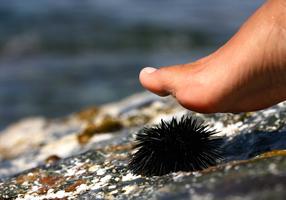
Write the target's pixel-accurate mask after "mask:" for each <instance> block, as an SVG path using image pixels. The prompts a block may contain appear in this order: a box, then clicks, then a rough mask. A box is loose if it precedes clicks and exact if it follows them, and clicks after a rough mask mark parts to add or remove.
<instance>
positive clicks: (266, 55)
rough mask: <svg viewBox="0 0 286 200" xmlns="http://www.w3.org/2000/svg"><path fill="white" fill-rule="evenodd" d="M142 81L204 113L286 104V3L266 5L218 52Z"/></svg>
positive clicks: (277, 0)
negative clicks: (285, 101)
mask: <svg viewBox="0 0 286 200" xmlns="http://www.w3.org/2000/svg"><path fill="white" fill-rule="evenodd" d="M140 81H141V83H142V85H143V86H144V87H145V88H146V89H148V90H150V91H152V92H154V93H156V94H158V95H161V96H166V95H169V94H171V95H173V96H174V97H175V98H176V99H177V100H178V102H179V103H180V104H181V105H183V106H184V107H186V108H188V109H191V110H194V111H198V112H202V113H212V112H244V111H254V110H259V109H263V108H266V107H269V106H271V105H274V104H276V103H279V102H281V101H284V100H286V0H269V1H267V2H266V3H265V4H264V5H263V6H262V7H260V8H259V9H258V10H257V11H256V12H255V13H254V14H253V16H251V17H250V18H249V19H248V20H247V22H246V23H245V24H244V25H243V26H242V27H241V28H240V30H239V31H238V32H237V33H236V34H235V35H234V36H233V37H232V38H231V39H230V40H229V41H228V42H227V43H226V44H225V45H224V46H222V47H221V48H220V49H218V50H217V51H216V52H214V53H213V54H211V55H209V56H207V57H205V58H202V59H200V60H198V61H196V62H194V63H188V64H183V65H176V66H169V67H163V68H160V69H157V70H155V69H154V68H144V69H143V70H142V71H141V73H140Z"/></svg>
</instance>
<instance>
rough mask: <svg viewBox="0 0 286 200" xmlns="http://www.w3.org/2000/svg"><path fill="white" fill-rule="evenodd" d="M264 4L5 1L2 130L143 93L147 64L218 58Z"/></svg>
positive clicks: (0, 35)
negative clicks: (141, 76) (141, 77)
mask: <svg viewBox="0 0 286 200" xmlns="http://www.w3.org/2000/svg"><path fill="white" fill-rule="evenodd" d="M263 2H264V1H263V0H251V1H231V0H176V1H174V0H156V1H154V0H144V1H143V0H141V1H139V0H104V1H103V0H101V1H100V0H82V1H79V0H29V1H23V0H6V1H5V0H1V3H0V129H3V128H4V127H5V126H7V125H8V124H9V123H12V122H14V121H17V120H19V119H21V118H23V117H28V116H39V115H40V116H46V117H58V116H62V115H66V114H68V113H71V112H75V111H78V110H81V109H83V108H85V107H88V106H93V105H101V104H103V103H106V102H112V101H117V100H119V99H121V98H124V97H126V96H128V95H131V94H133V93H135V92H139V91H143V88H142V87H141V85H140V83H139V81H138V73H139V71H140V69H141V68H142V67H143V66H157V67H158V66H164V65H172V64H178V63H186V62H190V61H193V60H195V59H197V58H200V57H202V56H204V55H207V54H208V53H211V52H212V51H214V50H215V49H216V48H218V47H219V46H220V45H222V44H224V43H225V42H226V41H227V40H228V39H229V38H230V37H231V36H232V35H233V34H234V33H235V32H236V31H237V30H238V28H239V26H240V25H241V24H242V23H243V21H245V20H246V19H247V17H249V16H250V15H251V13H253V11H254V10H256V9H257V8H258V7H259V6H260V5H261V4H262V3H263Z"/></svg>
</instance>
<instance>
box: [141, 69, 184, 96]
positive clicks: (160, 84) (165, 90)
mask: <svg viewBox="0 0 286 200" xmlns="http://www.w3.org/2000/svg"><path fill="white" fill-rule="evenodd" d="M180 74H181V73H180V70H179V66H172V67H163V68H160V69H156V68H151V67H146V68H144V69H142V71H141V72H140V75H139V79H140V82H141V84H142V85H143V87H145V88H146V89H148V90H150V91H151V92H153V93H156V94H157V95H160V96H166V95H169V94H172V95H174V96H175V93H176V90H177V89H178V82H179V81H180V80H182V79H181V78H182V77H181V76H180Z"/></svg>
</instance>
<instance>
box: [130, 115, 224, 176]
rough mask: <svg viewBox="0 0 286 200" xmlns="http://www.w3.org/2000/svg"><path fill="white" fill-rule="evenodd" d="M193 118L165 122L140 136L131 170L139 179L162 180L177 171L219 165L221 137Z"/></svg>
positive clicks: (132, 159) (139, 134)
mask: <svg viewBox="0 0 286 200" xmlns="http://www.w3.org/2000/svg"><path fill="white" fill-rule="evenodd" d="M216 133H217V132H216V131H214V130H211V129H209V128H208V126H207V125H205V124H204V123H199V122H198V120H197V119H194V118H192V117H190V116H183V117H182V118H181V120H180V121H179V122H178V121H177V120H176V119H175V118H172V120H171V121H170V122H165V121H163V120H161V123H160V124H159V125H156V126H153V127H150V128H143V129H142V130H141V131H139V133H138V134H137V136H136V144H135V145H134V149H136V150H137V151H136V152H135V153H134V154H133V155H132V156H131V159H130V162H129V169H130V170H131V171H132V172H133V173H134V174H137V175H139V174H140V175H144V176H160V175H164V174H167V173H170V172H176V171H196V170H201V169H205V168H207V167H209V166H212V165H215V164H216V163H217V161H218V160H220V159H221V158H222V156H221V148H220V146H221V144H222V142H223V139H222V138H221V137H217V136H213V135H214V134H216Z"/></svg>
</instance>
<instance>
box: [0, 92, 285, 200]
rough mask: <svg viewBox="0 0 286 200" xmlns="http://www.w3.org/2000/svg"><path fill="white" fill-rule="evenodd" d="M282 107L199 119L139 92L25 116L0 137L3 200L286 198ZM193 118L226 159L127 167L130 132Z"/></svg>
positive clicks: (169, 101) (171, 103)
mask: <svg viewBox="0 0 286 200" xmlns="http://www.w3.org/2000/svg"><path fill="white" fill-rule="evenodd" d="M285 111H286V103H280V104H278V105H276V106H273V107H271V108H268V109H266V110H263V111H259V112H252V113H244V114H236V115H234V114H211V115H202V114H198V113H193V112H191V111H187V110H185V109H183V108H182V107H180V106H179V105H178V104H177V103H176V102H175V101H174V100H173V99H171V98H159V97H156V96H153V95H151V94H148V93H141V94H137V95H134V96H132V97H129V98H127V99H124V100H122V101H121V102H116V103H113V104H108V105H104V106H101V107H93V108H89V109H86V110H84V111H82V112H79V113H74V114H71V115H70V116H67V117H64V118H61V119H44V118H41V117H36V118H30V119H24V120H22V121H20V122H18V123H15V124H13V125H11V126H10V127H8V128H7V129H6V130H4V131H3V132H2V133H0V199H194V200H197V199H198V200H200V199H203V200H204V199H222V200H223V199H231V200H232V199H233V200H236V199H284V198H285V196H286V192H285V191H286V170H285V169H286V159H285V158H286V157H285V156H286V150H285V149H286V112H285ZM186 113H188V114H191V115H194V116H196V117H198V118H201V119H203V120H205V121H206V122H207V123H208V124H209V125H210V126H211V127H213V128H216V129H217V130H219V131H220V132H219V133H218V134H219V135H222V136H225V137H226V139H225V143H224V145H223V149H224V152H225V153H224V160H223V161H222V162H221V163H220V164H219V165H218V166H215V167H211V168H208V169H206V170H203V171H199V172H177V173H171V174H168V175H164V176H161V177H150V178H147V177H141V176H134V175H132V174H131V173H130V171H128V170H127V167H126V166H127V164H128V159H129V155H130V153H131V152H132V142H133V140H134V136H135V133H136V132H137V131H138V130H140V129H141V128H142V127H143V126H146V125H147V126H148V125H151V124H154V123H158V122H159V121H160V120H161V118H163V119H165V120H168V119H170V118H171V117H173V116H177V117H179V116H181V115H183V114H186Z"/></svg>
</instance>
